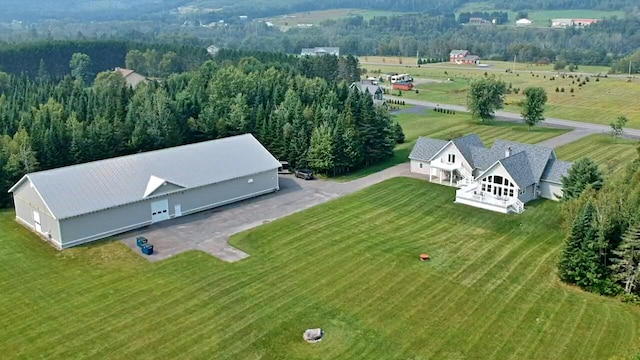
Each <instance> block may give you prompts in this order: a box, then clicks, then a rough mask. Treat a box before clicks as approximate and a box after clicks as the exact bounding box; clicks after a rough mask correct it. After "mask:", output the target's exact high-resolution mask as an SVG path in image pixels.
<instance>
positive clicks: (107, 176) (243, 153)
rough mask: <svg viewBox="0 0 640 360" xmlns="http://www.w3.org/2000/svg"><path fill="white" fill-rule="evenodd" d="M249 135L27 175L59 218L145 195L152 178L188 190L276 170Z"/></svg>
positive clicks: (264, 150) (276, 163) (254, 139)
mask: <svg viewBox="0 0 640 360" xmlns="http://www.w3.org/2000/svg"><path fill="white" fill-rule="evenodd" d="M279 166H280V162H279V161H278V160H276V158H274V157H273V155H271V154H270V153H269V151H267V149H265V148H264V146H262V144H260V142H258V140H256V138H254V137H253V135H251V134H245V135H239V136H234V137H228V138H224V139H218V140H212V141H206V142H201V143H196V144H190V145H184V146H178V147H173V148H168V149H163V150H156V151H150V152H144V153H139V154H134V155H128V156H121V157H117V158H112V159H107V160H100V161H94V162H90V163H85V164H80V165H73V166H68V167H63V168H59V169H53V170H47V171H41V172H36V173H31V174H27V175H26V176H25V177H24V178H23V179H22V180H21V181H20V182H18V184H16V185H15V186H14V187H13V188H12V189H11V190H9V191H13V190H14V189H15V188H16V187H17V186H18V185H19V184H20V183H22V182H23V180H24V179H25V178H28V179H29V180H30V181H31V183H32V184H33V185H34V186H35V187H36V189H37V190H38V192H39V193H40V194H41V196H42V197H43V200H44V201H45V202H46V203H47V205H48V206H49V208H50V209H51V212H53V215H54V216H55V217H56V218H57V219H65V218H69V217H73V216H78V215H82V214H85V213H89V212H94V211H99V210H103V209H108V208H111V207H116V206H120V205H125V204H128V203H132V202H136V201H140V200H143V199H144V194H145V190H146V189H147V185H148V183H149V180H150V178H151V176H155V177H158V178H161V179H163V180H166V181H167V182H170V183H173V184H177V185H180V186H183V187H185V188H187V189H189V188H196V187H200V186H205V185H209V184H214V183H218V182H222V181H227V180H232V179H235V178H239V177H244V176H249V175H253V174H256V173H260V172H265V171H269V170H273V169H277V168H278V167H279Z"/></svg>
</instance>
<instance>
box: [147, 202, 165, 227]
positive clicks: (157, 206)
mask: <svg viewBox="0 0 640 360" xmlns="http://www.w3.org/2000/svg"><path fill="white" fill-rule="evenodd" d="M163 220H169V200H160V201H155V202H152V203H151V222H152V223H155V222H158V221H163Z"/></svg>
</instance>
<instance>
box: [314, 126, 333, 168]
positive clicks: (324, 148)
mask: <svg viewBox="0 0 640 360" xmlns="http://www.w3.org/2000/svg"><path fill="white" fill-rule="evenodd" d="M333 151H334V150H333V136H332V133H331V129H330V128H329V126H328V125H327V124H326V123H324V124H321V125H320V126H318V127H316V128H315V129H314V130H313V133H312V134H311V144H310V146H309V153H308V155H307V161H308V163H309V166H310V167H311V168H312V169H314V170H316V171H318V172H321V173H325V174H326V173H328V172H329V171H330V170H331V169H333V167H334V165H335V164H334V152H333Z"/></svg>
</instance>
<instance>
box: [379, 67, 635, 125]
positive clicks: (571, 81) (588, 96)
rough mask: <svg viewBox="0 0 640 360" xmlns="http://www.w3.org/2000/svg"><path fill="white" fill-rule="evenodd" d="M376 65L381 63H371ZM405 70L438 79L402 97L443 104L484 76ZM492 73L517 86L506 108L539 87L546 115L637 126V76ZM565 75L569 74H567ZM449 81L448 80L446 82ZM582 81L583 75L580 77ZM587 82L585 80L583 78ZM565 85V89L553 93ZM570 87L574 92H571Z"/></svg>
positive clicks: (458, 98) (462, 101)
mask: <svg viewBox="0 0 640 360" xmlns="http://www.w3.org/2000/svg"><path fill="white" fill-rule="evenodd" d="M374 67H376V68H379V67H380V66H374ZM410 70H411V71H408V73H410V74H411V75H413V76H414V77H416V78H418V79H419V78H426V79H433V80H436V81H438V82H436V83H426V84H419V85H417V88H418V90H419V94H416V93H415V92H413V91H406V92H404V93H403V96H405V97H408V98H411V99H419V100H427V101H433V102H439V103H442V104H455V105H466V103H467V92H468V87H469V81H470V80H471V79H473V78H477V77H482V76H485V75H484V73H485V71H484V70H479V69H476V68H460V69H459V70H458V69H435V68H420V69H410ZM387 71H394V72H400V71H407V69H403V68H401V67H393V66H389V67H384V69H383V72H387ZM487 74H494V75H495V76H496V77H497V78H498V79H500V80H503V81H504V82H506V83H507V84H511V86H512V87H513V88H519V89H520V92H519V94H514V93H512V94H509V95H507V96H506V102H505V104H506V106H505V110H508V111H512V112H517V113H519V112H520V110H521V108H520V107H519V106H518V105H517V104H518V102H519V101H520V100H522V99H524V95H522V92H523V91H524V89H525V88H527V87H532V86H540V87H542V88H544V89H545V90H546V92H547V96H548V98H549V100H548V102H547V111H546V113H545V114H546V116H548V117H555V118H561V119H570V120H577V121H583V122H589V123H596V124H604V125H608V124H609V123H610V122H611V121H613V120H614V119H615V118H616V117H618V116H620V115H624V116H626V117H627V118H629V123H628V126H629V127H632V128H640V103H639V102H636V101H632V100H631V99H635V98H638V97H639V96H640V79H637V78H635V79H633V80H632V81H630V82H628V81H627V79H622V78H611V77H610V78H604V77H601V78H599V81H596V77H594V76H591V77H589V82H586V84H585V85H583V86H578V80H577V76H578V75H575V74H574V75H572V76H574V78H569V77H568V76H566V77H565V78H564V79H563V78H562V77H560V76H558V77H557V79H556V80H553V81H552V80H550V78H551V76H552V74H551V73H549V74H539V73H534V74H531V72H529V71H526V72H520V73H516V74H512V73H505V72H487ZM567 75H568V74H567ZM448 80H451V81H448ZM581 80H585V76H584V75H583V76H582V77H581ZM585 81H586V80H585ZM556 88H558V90H559V91H560V90H561V89H562V88H564V90H565V91H564V92H556V91H555V89H556ZM571 89H573V93H571Z"/></svg>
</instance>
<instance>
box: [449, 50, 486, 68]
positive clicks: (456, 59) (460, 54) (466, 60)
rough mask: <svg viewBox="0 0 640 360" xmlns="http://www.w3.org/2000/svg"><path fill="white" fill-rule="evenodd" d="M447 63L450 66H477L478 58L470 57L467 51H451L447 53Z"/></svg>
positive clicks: (475, 56)
mask: <svg viewBox="0 0 640 360" xmlns="http://www.w3.org/2000/svg"><path fill="white" fill-rule="evenodd" d="M449 62H450V63H452V64H458V65H460V64H479V63H480V57H479V56H477V55H471V53H469V51H468V50H452V51H451V52H450V53H449Z"/></svg>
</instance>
